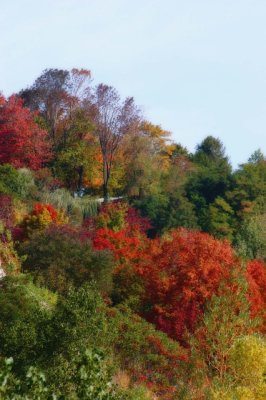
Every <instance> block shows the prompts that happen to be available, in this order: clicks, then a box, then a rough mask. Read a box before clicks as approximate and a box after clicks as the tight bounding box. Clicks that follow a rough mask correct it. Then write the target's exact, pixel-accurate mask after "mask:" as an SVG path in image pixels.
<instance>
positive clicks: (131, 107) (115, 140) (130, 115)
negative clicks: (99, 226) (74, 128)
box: [86, 84, 140, 201]
mask: <svg viewBox="0 0 266 400" xmlns="http://www.w3.org/2000/svg"><path fill="white" fill-rule="evenodd" d="M86 103H87V104H86V106H87V108H88V109H89V110H90V115H91V119H92V121H93V123H94V128H95V130H94V132H95V134H96V136H97V137H98V139H99V143H100V148H101V153H102V163H103V195H104V199H105V201H107V200H108V195H109V180H110V176H111V171H112V167H113V163H114V157H115V155H116V152H117V150H118V148H119V146H120V144H121V142H122V140H123V138H124V137H125V135H127V134H129V133H131V132H133V131H134V129H135V128H136V127H137V126H138V124H139V121H140V112H139V110H138V108H137V107H136V105H135V103H134V99H133V98H132V97H128V98H126V99H125V100H124V101H121V98H120V96H119V94H118V92H117V91H116V89H114V88H113V87H111V86H107V85H104V84H100V85H98V86H96V88H94V90H93V91H92V92H91V95H90V98H89V100H88V101H87V102H86Z"/></svg>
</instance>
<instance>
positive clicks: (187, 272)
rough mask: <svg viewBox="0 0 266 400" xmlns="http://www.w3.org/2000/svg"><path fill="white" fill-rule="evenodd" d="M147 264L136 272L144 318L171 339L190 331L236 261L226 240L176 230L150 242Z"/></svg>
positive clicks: (227, 276) (184, 230)
mask: <svg viewBox="0 0 266 400" xmlns="http://www.w3.org/2000/svg"><path fill="white" fill-rule="evenodd" d="M150 251H151V253H152V256H151V262H150V264H149V265H148V266H146V267H145V268H143V270H142V271H139V272H140V273H141V275H142V277H143V279H144V281H145V288H146V290H145V297H144V299H143V300H144V303H145V304H146V305H149V310H148V311H147V312H146V313H145V316H146V317H147V319H148V320H149V321H151V322H153V323H155V325H156V326H157V328H159V329H161V330H162V331H164V332H166V333H167V334H168V335H169V336H171V337H173V338H174V339H178V340H182V339H183V336H184V333H185V331H186V329H188V330H190V331H193V329H194V328H195V325H196V322H197V321H198V318H199V316H200V315H202V313H203V310H204V305H205V303H206V301H207V300H208V299H210V298H211V296H212V295H213V294H214V293H216V292H217V290H218V287H219V285H220V283H221V281H222V280H225V279H228V278H229V275H230V271H231V270H232V268H234V267H235V266H236V265H237V264H238V261H237V259H236V257H235V256H234V253H233V249H232V248H231V247H230V245H229V243H228V242H226V241H219V240H216V239H214V238H213V237H212V236H210V235H208V234H206V233H202V232H198V231H189V230H186V229H179V230H176V231H173V232H172V233H171V236H170V237H169V238H168V239H167V240H164V241H162V242H161V243H160V241H159V240H155V241H153V244H152V247H151V249H150Z"/></svg>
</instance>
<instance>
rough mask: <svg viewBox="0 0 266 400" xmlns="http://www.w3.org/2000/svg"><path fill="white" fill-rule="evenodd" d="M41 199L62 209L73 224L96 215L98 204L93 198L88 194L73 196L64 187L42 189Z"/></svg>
mask: <svg viewBox="0 0 266 400" xmlns="http://www.w3.org/2000/svg"><path fill="white" fill-rule="evenodd" d="M41 201H42V202H43V203H46V204H51V205H52V206H54V207H55V208H58V209H61V210H63V211H64V213H65V214H66V215H67V216H68V217H69V218H70V221H71V222H73V223H75V224H78V223H82V221H83V220H84V219H85V218H88V217H94V216H96V215H97V210H98V204H97V202H96V201H95V200H93V199H91V198H89V197H88V196H83V197H73V196H72V195H71V193H70V192H69V191H68V190H66V189H57V190H55V191H53V192H50V191H42V193H41Z"/></svg>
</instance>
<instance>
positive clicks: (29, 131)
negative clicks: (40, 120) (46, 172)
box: [0, 96, 51, 170]
mask: <svg viewBox="0 0 266 400" xmlns="http://www.w3.org/2000/svg"><path fill="white" fill-rule="evenodd" d="M35 117H36V115H35V114H34V113H32V112H31V111H30V110H29V109H28V108H26V107H24V106H23V100H22V99H20V98H18V97H16V96H11V97H9V98H8V99H7V100H5V99H4V98H3V97H2V98H1V105H0V163H1V164H5V163H8V164H12V165H13V166H14V167H16V168H23V167H28V168H31V169H33V170H37V169H39V168H41V167H42V166H43V164H44V163H45V162H47V161H49V160H50V159H51V148H50V144H49V142H48V140H47V139H48V138H47V131H46V130H44V129H41V128H40V127H39V125H38V124H37V123H36V122H35Z"/></svg>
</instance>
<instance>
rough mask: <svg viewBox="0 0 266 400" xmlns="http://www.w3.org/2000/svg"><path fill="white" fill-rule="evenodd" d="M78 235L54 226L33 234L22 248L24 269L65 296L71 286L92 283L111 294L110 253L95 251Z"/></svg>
mask: <svg viewBox="0 0 266 400" xmlns="http://www.w3.org/2000/svg"><path fill="white" fill-rule="evenodd" d="M75 234H76V237H75ZM77 236H78V235H77V232H76V231H75V230H74V231H73V230H71V229H70V230H69V231H68V230H67V228H62V229H59V228H56V227H54V226H53V227H51V228H50V229H49V230H47V231H44V232H37V233H35V234H33V235H32V236H31V238H30V240H29V241H27V242H25V243H22V244H21V246H20V248H19V253H20V254H22V255H25V256H26V259H25V261H24V262H23V265H22V267H23V270H24V271H31V272H32V273H33V274H34V277H35V279H37V281H39V282H40V283H41V284H45V285H46V286H47V287H48V288H49V289H51V290H56V291H58V292H60V293H66V292H67V291H68V288H69V287H70V286H71V285H74V286H76V287H79V286H81V285H82V284H84V283H85V282H86V281H87V282H88V281H92V280H95V281H96V284H97V287H98V288H99V290H101V291H102V292H103V293H104V292H105V293H106V292H109V291H110V289H111V287H112V270H113V261H112V257H111V255H110V253H109V252H107V251H96V250H93V249H92V246H91V244H90V241H89V240H88V239H84V240H80V239H79V238H78V237H77Z"/></svg>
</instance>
